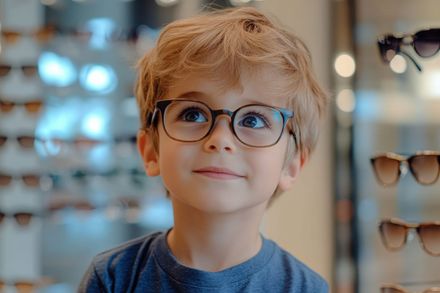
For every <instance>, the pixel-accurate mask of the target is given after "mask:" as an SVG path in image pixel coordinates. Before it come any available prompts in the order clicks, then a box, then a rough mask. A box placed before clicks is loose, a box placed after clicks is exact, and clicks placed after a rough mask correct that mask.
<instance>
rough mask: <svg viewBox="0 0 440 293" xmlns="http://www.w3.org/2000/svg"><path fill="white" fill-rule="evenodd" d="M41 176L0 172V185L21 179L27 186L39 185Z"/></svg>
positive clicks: (6, 184)
mask: <svg viewBox="0 0 440 293" xmlns="http://www.w3.org/2000/svg"><path fill="white" fill-rule="evenodd" d="M40 179H41V176H40V175H37V174H22V175H11V174H5V173H2V172H0V187H5V186H8V185H10V184H11V182H12V180H21V181H23V183H24V184H25V185H26V186H27V187H40Z"/></svg>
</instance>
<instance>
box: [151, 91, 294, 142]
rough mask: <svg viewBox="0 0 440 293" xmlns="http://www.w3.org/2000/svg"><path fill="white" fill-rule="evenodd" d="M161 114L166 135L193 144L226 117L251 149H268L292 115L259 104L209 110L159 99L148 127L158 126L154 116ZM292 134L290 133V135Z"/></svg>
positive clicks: (197, 104) (191, 103) (199, 104)
mask: <svg viewBox="0 0 440 293" xmlns="http://www.w3.org/2000/svg"><path fill="white" fill-rule="evenodd" d="M158 112H160V113H161V114H162V115H161V116H162V125H163V127H164V130H165V133H166V134H167V135H168V136H169V137H170V138H171V139H174V140H177V141H181V142H196V141H200V140H202V139H204V138H205V137H207V136H208V135H209V134H210V133H211V131H212V129H213V128H214V124H215V121H216V118H217V117H218V116H220V115H227V116H229V117H230V118H231V122H230V125H231V130H232V133H233V134H234V136H235V137H236V138H237V139H238V140H239V141H240V142H241V143H243V144H244V145H246V146H250V147H269V146H272V145H275V144H276V143H277V142H278V141H279V140H280V138H281V135H282V134H283V131H284V128H285V126H286V123H287V121H288V119H289V118H292V117H293V112H291V111H289V110H287V109H282V108H275V107H271V106H266V105H261V104H250V105H245V106H242V107H240V108H238V109H236V110H235V111H230V110H227V109H218V110H212V109H211V108H209V107H208V106H207V105H206V104H204V103H202V102H199V101H192V100H182V99H173V100H161V101H157V102H156V108H155V110H154V112H153V113H152V114H151V115H149V117H147V128H149V127H150V126H151V125H152V124H156V123H157V119H158V118H157V115H158ZM291 134H292V135H294V134H293V132H291Z"/></svg>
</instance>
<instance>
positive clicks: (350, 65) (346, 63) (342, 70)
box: [334, 53, 356, 77]
mask: <svg viewBox="0 0 440 293" xmlns="http://www.w3.org/2000/svg"><path fill="white" fill-rule="evenodd" d="M334 67H335V70H336V73H337V74H338V75H340V76H342V77H350V76H352V75H353V74H354V72H355V70H356V63H355V62H354V59H353V57H352V56H351V55H349V54H346V53H343V54H340V55H339V56H338V57H337V58H336V60H335V63H334Z"/></svg>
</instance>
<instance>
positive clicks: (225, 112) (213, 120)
mask: <svg viewBox="0 0 440 293" xmlns="http://www.w3.org/2000/svg"><path fill="white" fill-rule="evenodd" d="M235 113H236V112H235V111H231V110H228V109H217V110H211V116H212V117H211V126H210V128H209V131H208V133H207V134H206V135H205V137H207V136H209V135H211V133H212V131H213V130H214V128H215V123H216V121H217V118H218V117H219V116H221V115H226V116H228V117H229V119H230V120H229V129H230V130H231V132H232V134H233V135H234V136H235V137H236V136H237V134H236V133H235V130H234V126H233V121H234V117H235Z"/></svg>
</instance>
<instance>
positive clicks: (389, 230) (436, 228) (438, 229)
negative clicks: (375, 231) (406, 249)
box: [379, 218, 440, 256]
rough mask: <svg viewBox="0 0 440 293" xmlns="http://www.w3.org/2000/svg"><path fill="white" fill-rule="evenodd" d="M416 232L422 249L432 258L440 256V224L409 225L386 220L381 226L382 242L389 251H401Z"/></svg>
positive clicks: (399, 220) (397, 220)
mask: <svg viewBox="0 0 440 293" xmlns="http://www.w3.org/2000/svg"><path fill="white" fill-rule="evenodd" d="M411 230H414V231H415V232H416V233H417V235H418V236H419V241H420V244H421V246H422V248H423V249H424V250H425V251H426V252H427V253H428V254H430V255H432V256H440V222H424V223H418V224H416V223H407V222H405V221H403V220H401V219H397V218H393V219H385V220H382V221H381V222H380V224H379V233H380V236H381V239H382V242H383V244H384V246H385V248H387V249H388V250H391V251H397V250H400V249H401V248H402V247H403V246H404V245H405V243H406V242H407V239H408V234H409V232H410V231H411Z"/></svg>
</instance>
